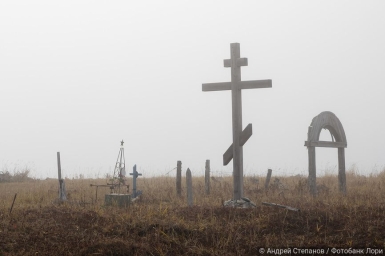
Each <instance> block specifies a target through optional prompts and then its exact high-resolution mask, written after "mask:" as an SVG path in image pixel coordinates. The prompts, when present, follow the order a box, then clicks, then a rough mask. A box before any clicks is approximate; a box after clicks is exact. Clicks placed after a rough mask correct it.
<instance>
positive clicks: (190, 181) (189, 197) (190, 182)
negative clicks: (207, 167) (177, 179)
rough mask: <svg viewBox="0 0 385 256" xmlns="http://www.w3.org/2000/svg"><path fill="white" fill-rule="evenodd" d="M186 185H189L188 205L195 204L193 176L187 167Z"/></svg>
mask: <svg viewBox="0 0 385 256" xmlns="http://www.w3.org/2000/svg"><path fill="white" fill-rule="evenodd" d="M186 185H187V205H188V206H192V205H193V191H192V177H191V171H190V169H188V168H187V171H186Z"/></svg>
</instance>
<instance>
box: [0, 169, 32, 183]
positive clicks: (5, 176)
mask: <svg viewBox="0 0 385 256" xmlns="http://www.w3.org/2000/svg"><path fill="white" fill-rule="evenodd" d="M28 180H33V179H32V178H30V177H29V170H28V169H25V170H21V171H14V172H13V173H10V172H9V171H2V172H0V183H1V182H23V181H28Z"/></svg>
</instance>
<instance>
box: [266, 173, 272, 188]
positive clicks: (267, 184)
mask: <svg viewBox="0 0 385 256" xmlns="http://www.w3.org/2000/svg"><path fill="white" fill-rule="evenodd" d="M272 172H273V170H271V169H268V170H267V176H266V181H265V190H268V189H269V184H270V179H271V173H272Z"/></svg>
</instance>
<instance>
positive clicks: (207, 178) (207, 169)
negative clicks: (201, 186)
mask: <svg viewBox="0 0 385 256" xmlns="http://www.w3.org/2000/svg"><path fill="white" fill-rule="evenodd" d="M205 192H206V195H210V160H206V166H205Z"/></svg>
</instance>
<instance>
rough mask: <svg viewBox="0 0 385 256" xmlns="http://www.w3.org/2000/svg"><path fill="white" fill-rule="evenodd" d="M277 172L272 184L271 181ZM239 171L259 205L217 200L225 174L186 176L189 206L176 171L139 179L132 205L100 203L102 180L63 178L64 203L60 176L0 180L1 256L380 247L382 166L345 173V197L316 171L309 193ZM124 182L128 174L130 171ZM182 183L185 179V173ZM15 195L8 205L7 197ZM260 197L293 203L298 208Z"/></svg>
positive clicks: (224, 195)
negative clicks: (316, 189) (372, 171)
mask: <svg viewBox="0 0 385 256" xmlns="http://www.w3.org/2000/svg"><path fill="white" fill-rule="evenodd" d="M274 178H275V177H274V172H273V177H272V182H271V183H273V181H274ZM264 180H265V179H264V177H260V178H259V181H260V185H259V187H258V185H257V184H256V183H255V178H251V177H245V184H244V187H245V196H247V197H249V198H250V199H251V200H252V201H253V202H254V203H255V204H256V205H257V208H253V209H234V208H225V207H223V206H222V203H223V201H225V200H228V199H231V196H232V179H231V177H226V178H224V179H223V180H222V181H217V182H214V181H213V180H211V194H210V195H209V196H206V195H205V193H204V178H203V177H196V178H193V189H194V206H193V207H187V203H186V197H185V191H186V189H185V187H184V188H183V197H181V198H180V197H178V196H177V195H176V189H175V178H173V177H158V178H145V177H140V178H139V179H138V189H140V190H142V191H143V195H142V196H141V198H140V199H139V200H137V201H136V202H135V203H134V204H132V205H131V206H130V207H128V208H125V209H119V208H117V207H105V206H104V205H103V204H104V194H106V193H109V189H108V188H99V190H98V197H99V198H98V200H96V199H95V192H96V189H95V187H90V184H91V183H93V184H105V182H106V181H105V180H102V179H101V180H87V179H77V180H66V188H67V191H68V198H69V200H68V202H66V203H64V204H60V205H59V204H58V203H57V202H56V201H55V200H56V199H57V198H58V192H57V189H58V182H57V180H44V181H41V180H28V181H24V182H2V183H0V255H258V254H259V249H260V248H262V247H263V248H266V249H267V248H289V247H290V248H293V247H298V248H327V247H330V248H332V247H335V248H357V249H363V248H365V251H366V248H379V249H383V248H384V246H385V211H384V210H385V198H384V196H383V195H384V194H385V171H383V172H381V173H379V174H376V175H372V176H370V177H365V176H360V175H357V174H354V173H347V190H348V193H347V195H346V196H343V195H340V194H339V193H338V184H337V177H336V176H325V177H319V178H317V184H320V185H323V186H324V188H327V189H328V191H327V189H324V190H322V191H321V193H320V194H319V196H318V197H317V198H313V197H311V196H310V195H309V193H308V192H307V189H306V179H305V178H301V177H281V178H280V180H281V181H282V183H284V184H285V185H286V187H287V189H285V190H283V191H282V190H279V189H274V188H273V187H272V188H271V189H270V190H269V191H268V192H266V191H264V190H263V184H264ZM128 182H129V183H130V184H131V180H130V179H128ZM182 184H183V185H185V179H184V177H183V180H182ZM15 193H17V197H16V201H15V204H14V206H13V210H12V212H11V213H10V212H9V210H10V207H11V204H12V200H13V198H14V196H15ZM262 202H271V203H278V204H282V205H288V206H292V207H295V208H299V209H300V212H294V211H289V210H286V209H282V208H276V207H269V206H264V205H262V204H261V203H262Z"/></svg>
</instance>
